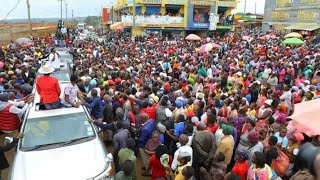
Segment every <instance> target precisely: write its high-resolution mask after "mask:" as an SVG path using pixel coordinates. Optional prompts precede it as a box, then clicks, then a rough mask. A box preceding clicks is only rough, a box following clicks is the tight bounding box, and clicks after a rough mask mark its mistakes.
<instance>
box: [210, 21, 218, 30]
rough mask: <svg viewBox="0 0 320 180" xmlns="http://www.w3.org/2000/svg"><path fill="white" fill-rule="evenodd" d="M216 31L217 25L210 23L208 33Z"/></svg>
mask: <svg viewBox="0 0 320 180" xmlns="http://www.w3.org/2000/svg"><path fill="white" fill-rule="evenodd" d="M216 29H217V23H214V22H211V23H210V26H209V30H210V31H214V30H216Z"/></svg>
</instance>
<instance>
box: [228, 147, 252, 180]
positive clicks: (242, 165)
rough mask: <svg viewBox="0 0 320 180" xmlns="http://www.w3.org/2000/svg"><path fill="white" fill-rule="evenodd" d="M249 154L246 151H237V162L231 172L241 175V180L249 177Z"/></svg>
mask: <svg viewBox="0 0 320 180" xmlns="http://www.w3.org/2000/svg"><path fill="white" fill-rule="evenodd" d="M248 159H249V154H248V153H247V152H246V151H239V150H236V151H235V161H236V162H235V164H234V166H233V168H232V170H231V172H233V173H235V174H237V175H238V176H240V178H241V180H246V179H247V173H248V170H249V163H248Z"/></svg>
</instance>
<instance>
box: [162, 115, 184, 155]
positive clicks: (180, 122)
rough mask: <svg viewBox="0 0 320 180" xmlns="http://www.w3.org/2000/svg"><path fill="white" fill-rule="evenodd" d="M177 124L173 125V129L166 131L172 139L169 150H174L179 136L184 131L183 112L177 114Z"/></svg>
mask: <svg viewBox="0 0 320 180" xmlns="http://www.w3.org/2000/svg"><path fill="white" fill-rule="evenodd" d="M176 122H177V124H176V125H175V126H174V129H173V130H172V129H171V130H170V131H166V133H167V135H168V136H169V137H170V138H171V139H172V143H171V148H172V149H171V152H175V151H176V150H177V146H176V143H177V142H179V136H180V135H181V134H183V133H184V130H185V123H184V122H185V116H184V115H183V114H179V115H178V117H177V120H176Z"/></svg>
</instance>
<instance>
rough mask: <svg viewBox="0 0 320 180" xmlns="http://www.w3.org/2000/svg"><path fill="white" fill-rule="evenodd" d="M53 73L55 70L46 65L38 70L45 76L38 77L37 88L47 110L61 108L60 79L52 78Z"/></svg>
mask: <svg viewBox="0 0 320 180" xmlns="http://www.w3.org/2000/svg"><path fill="white" fill-rule="evenodd" d="M53 71H54V69H53V68H50V67H48V66H47V65H44V66H43V67H41V68H40V69H39V70H38V72H39V73H40V74H43V76H40V77H38V79H37V83H36V88H37V92H38V93H39V95H40V98H41V102H42V103H43V104H44V105H45V107H46V109H47V110H48V109H57V108H60V107H61V103H60V98H59V97H60V93H61V90H60V86H59V82H58V79H56V78H54V77H51V76H50V74H51V73H52V72H53ZM36 103H38V102H36Z"/></svg>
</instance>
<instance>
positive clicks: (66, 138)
mask: <svg viewBox="0 0 320 180" xmlns="http://www.w3.org/2000/svg"><path fill="white" fill-rule="evenodd" d="M23 133H24V138H23V139H22V144H21V149H22V150H32V149H35V148H37V147H42V146H45V145H50V144H59V143H66V142H70V141H72V140H77V139H83V138H89V139H90V138H92V139H93V138H94V137H95V133H94V129H93V127H92V125H91V124H90V123H89V122H88V117H87V115H86V113H85V112H81V113H76V114H65V115H59V116H50V117H42V118H34V119H28V120H27V122H26V125H25V128H24V130H23Z"/></svg>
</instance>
